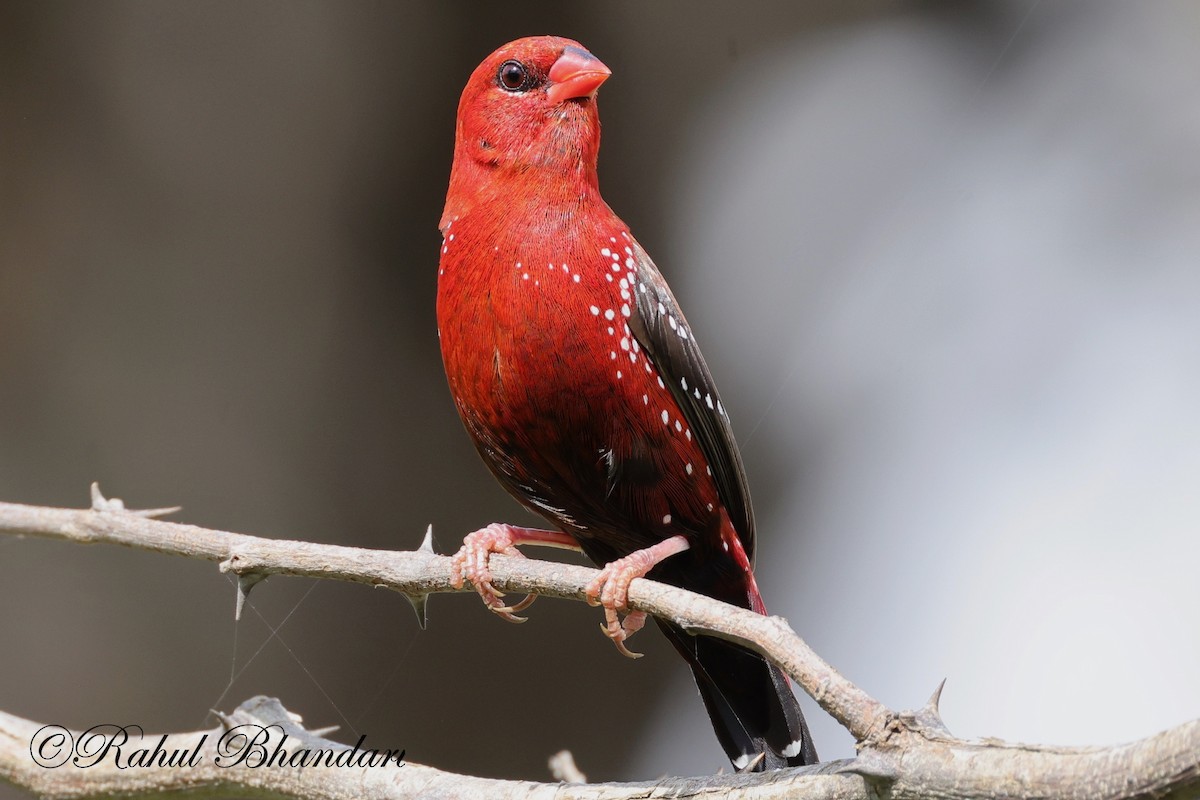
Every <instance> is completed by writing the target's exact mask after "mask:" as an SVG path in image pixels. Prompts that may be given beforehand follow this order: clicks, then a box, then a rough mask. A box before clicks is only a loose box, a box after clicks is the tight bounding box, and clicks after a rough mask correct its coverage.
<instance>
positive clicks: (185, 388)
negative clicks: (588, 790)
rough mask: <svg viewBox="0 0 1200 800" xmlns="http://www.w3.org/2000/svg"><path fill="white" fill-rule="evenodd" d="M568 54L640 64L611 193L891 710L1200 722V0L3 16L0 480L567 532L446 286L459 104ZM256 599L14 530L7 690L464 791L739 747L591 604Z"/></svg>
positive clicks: (831, 754) (951, 720)
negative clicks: (447, 333) (444, 294)
mask: <svg viewBox="0 0 1200 800" xmlns="http://www.w3.org/2000/svg"><path fill="white" fill-rule="evenodd" d="M531 33H558V34H562V35H567V36H572V37H574V38H577V39H579V40H581V41H582V42H583V43H584V44H585V45H586V46H588V47H589V48H590V49H591V50H592V51H593V52H595V53H596V54H597V55H598V56H599V57H600V58H601V59H602V60H604V61H605V63H607V64H608V66H609V67H611V68H612V70H613V73H614V75H613V78H612V79H611V80H610V81H609V82H608V83H607V84H606V85H605V87H604V89H603V91H602V93H601V113H602V118H603V120H604V125H605V141H604V147H603V149H602V153H601V185H602V188H603V189H604V193H605V196H606V198H607V199H608V201H609V203H610V204H611V205H613V207H614V208H615V209H616V210H617V212H618V213H619V214H621V216H622V217H623V218H624V219H625V220H626V221H627V222H629V223H630V225H631V226H632V228H633V230H634V232H635V234H637V235H638V237H639V239H640V240H641V242H642V243H643V244H644V245H645V246H646V248H647V250H648V251H649V252H650V253H651V254H652V256H653V257H654V258H655V260H656V261H657V262H658V264H659V266H660V267H661V268H662V270H663V271H664V273H665V274H666V275H667V277H668V279H669V280H670V281H671V284H672V286H673V288H674V289H675V291H676V294H677V295H678V296H679V298H680V300H681V303H682V304H683V306H684V308H685V310H686V311H687V313H688V317H689V320H690V321H691V323H692V325H693V327H694V328H695V330H696V331H697V333H698V336H699V339H700V343H701V345H702V346H703V348H704V351H705V354H706V356H707V358H708V361H709V364H710V366H711V367H712V369H713V372H714V374H715V375H716V377H717V380H718V382H719V384H720V386H721V387H722V388H721V391H722V395H723V397H724V398H725V399H726V401H727V403H728V406H729V408H730V411H731V414H732V416H733V421H734V428H735V431H736V432H737V434H738V436H739V440H740V441H741V442H742V446H743V452H744V455H745V456H746V461H747V466H748V469H749V471H750V480H751V487H752V490H753V492H754V497H755V504H756V508H757V511H758V516H759V530H760V554H759V567H758V571H759V575H760V585H761V587H762V589H763V592H764V595H765V596H766V598H767V603H768V606H769V608H770V609H771V611H772V612H774V613H778V614H782V615H784V616H786V617H787V618H788V619H789V621H790V622H791V623H792V624H793V626H794V627H795V628H796V629H797V630H798V631H799V632H800V633H801V634H802V635H803V636H804V637H805V638H806V639H807V640H808V641H809V642H810V644H812V645H813V646H814V647H815V648H816V650H817V651H818V652H819V653H820V654H821V655H822V656H824V657H825V658H826V659H827V660H829V661H830V662H831V663H832V664H833V665H835V666H836V667H837V668H838V669H840V670H842V671H843V672H844V673H845V674H846V675H847V676H848V677H850V678H851V679H853V680H855V681H856V682H858V683H859V684H860V685H862V686H863V687H864V688H865V689H867V690H868V691H870V692H872V693H873V694H875V695H876V696H877V697H878V698H880V699H881V700H882V701H884V702H885V703H887V704H889V705H890V706H892V707H893V708H912V707H917V706H919V705H921V704H922V703H924V702H925V700H926V699H927V698H928V696H929V694H930V693H931V692H932V691H933V689H934V688H935V687H936V685H937V683H938V682H939V681H940V680H941V679H942V678H948V683H947V689H946V693H945V695H944V697H943V702H942V710H943V714H944V716H945V718H946V722H947V724H948V725H949V727H950V729H951V730H952V731H953V732H955V733H957V734H960V735H964V736H997V737H1002V738H1005V739H1014V740H1022V741H1032V742H1044V743H1057V744H1104V743H1113V742H1118V741H1125V740H1130V739H1133V738H1136V737H1140V736H1144V735H1147V734H1150V733H1153V732H1155V731H1157V730H1160V729H1162V728H1165V727H1167V726H1169V725H1173V724H1176V723H1179V722H1182V721H1184V720H1187V719H1190V718H1195V717H1197V716H1200V678H1198V677H1197V676H1200V592H1198V591H1197V589H1196V578H1195V574H1196V571H1197V564H1200V536H1197V533H1196V526H1197V521H1198V520H1200V492H1198V491H1197V488H1196V487H1197V486H1198V485H1200V412H1198V411H1197V409H1200V258H1198V255H1197V254H1200V156H1198V155H1197V153H1200V81H1198V80H1197V76H1198V75H1200V51H1198V50H1197V48H1196V47H1195V42H1196V41H1197V34H1200V7H1197V6H1196V5H1195V4H1194V3H1190V2H1187V0H1178V2H1167V0H1150V1H1149V2H1144V3H1139V4H1127V3H1119V2H1115V1H1114V2H1083V1H1082V0H1072V1H1070V2H1068V0H1045V2H1016V0H993V1H992V2H953V3H949V2H947V3H939V2H927V3H885V2H855V3H842V2H833V1H832V0H830V2H819V3H809V4H802V5H801V4H793V3H789V2H782V0H781V1H780V2H764V3H761V4H756V5H755V6H753V11H750V10H748V9H747V8H746V7H737V8H735V7H734V6H732V5H729V4H718V3H704V4H692V3H684V2H671V3H655V4H639V3H633V2H627V3H612V4H606V5H604V6H603V7H599V6H597V7H592V6H579V7H578V8H574V7H572V8H566V9H564V8H561V7H559V6H558V5H557V4H555V5H553V6H551V5H545V6H539V5H537V4H530V5H529V6H528V7H521V8H516V9H514V8H512V7H509V6H504V7H500V6H494V7H493V6H486V7H484V6H479V7H477V6H475V5H473V4H470V3H449V4H442V5H436V6H435V5H433V4H430V5H428V6H425V5H417V4H406V3H393V4H375V5H365V4H364V5H354V6H344V5H340V4H333V3H330V4H314V5H306V6H296V5H292V4H286V3H278V4H273V3H261V4H253V5H229V6H221V5H215V6H214V5H194V4H185V3H150V2H144V3H143V2H133V3H96V4H74V3H26V4H19V3H16V4H7V5H6V6H5V7H4V8H3V10H0V70H2V72H0V75H2V76H3V77H2V80H0V113H2V115H3V118H2V124H3V131H4V132H3V135H2V136H0V500H6V501H13V502H25V503H45V504H53V505H75V506H80V505H83V504H85V502H86V492H87V484H88V482H89V481H91V480H95V479H98V480H100V481H101V483H102V487H103V488H104V489H105V490H106V492H107V493H109V494H113V495H118V496H121V497H123V498H125V500H126V501H127V502H128V503H130V504H132V505H142V506H161V505H170V504H175V503H179V504H182V505H183V506H184V507H185V510H184V511H183V512H182V513H181V514H180V515H178V518H179V519H181V520H183V521H187V522H194V523H197V524H203V525H210V526H216V527H223V528H226V529H232V530H238V531H243V532H248V533H257V534H261V535H269V536H276V537H281V538H282V537H286V538H303V539H312V540H318V541H329V542H337V543H342V544H351V545H357V546H368V547H391V548H397V547H414V546H415V545H416V544H417V542H418V541H419V539H420V535H421V532H422V531H423V530H424V526H425V524H426V523H428V522H430V521H432V522H433V523H434V524H435V531H436V533H437V536H436V538H437V544H438V547H439V548H440V549H441V551H443V552H448V551H451V550H453V549H454V548H455V547H456V546H457V543H458V541H459V540H460V539H461V535H462V534H463V533H464V532H466V531H468V530H471V529H473V528H475V527H478V526H480V525H482V524H485V523H487V522H490V521H493V520H497V519H504V520H510V521H521V520H523V519H526V518H525V517H524V516H523V515H522V513H521V512H520V511H519V509H517V507H516V506H515V504H513V503H512V502H511V501H510V500H509V499H508V498H507V497H506V496H505V495H504V494H503V492H502V491H501V490H500V489H499V488H498V487H496V486H495V485H494V483H493V482H492V480H491V478H490V476H489V475H488V474H487V472H486V470H485V469H484V468H483V467H482V465H481V464H480V463H479V462H478V460H477V459H476V457H475V455H474V452H473V450H472V449H471V446H470V444H469V442H468V441H467V438H466V435H465V434H464V433H463V432H462V430H461V427H460V426H459V423H458V420H457V417H456V416H455V414H454V410H453V407H452V404H451V402H450V398H449V395H448V392H447V391H446V389H445V385H444V379H443V376H442V373H441V365H440V359H439V357H438V351H437V342H436V335H435V327H434V322H433V292H434V284H435V279H436V258H437V246H438V241H439V238H438V234H437V230H436V223H437V218H438V216H439V214H440V211H441V203H442V198H443V196H444V191H445V181H446V177H447V175H448V170H449V160H450V152H451V144H452V140H451V137H452V129H453V118H454V109H455V106H456V103H457V97H458V93H459V91H460V90H461V87H462V84H463V82H464V81H465V79H466V76H467V75H468V74H469V73H470V71H471V69H472V68H473V67H474V66H475V64H476V63H478V61H479V60H481V59H482V57H483V56H484V55H486V54H487V53H488V52H490V51H491V50H492V49H493V48H494V47H496V46H497V45H499V44H501V43H502V42H504V41H506V40H508V39H512V38H515V37H517V36H521V35H526V34H531ZM537 555H538V556H546V555H547V554H546V553H544V552H538V553H537ZM252 601H253V603H254V606H255V609H257V610H256V611H255V612H251V613H249V614H248V616H247V618H246V619H245V620H244V621H243V622H242V623H241V624H240V625H239V626H235V625H234V624H233V622H232V613H231V612H232V607H233V590H232V587H231V586H230V585H229V584H228V582H227V580H226V579H225V577H224V576H221V575H219V574H218V573H217V571H216V569H215V568H214V567H212V566H211V565H206V564H201V563H193V562H186V561H182V560H174V559H167V558H164V557H162V556H156V555H151V554H146V553H138V552H132V551H124V550H119V549H116V548H83V547H78V546H68V545H61V544H56V543H52V542H43V541H37V540H29V539H25V540H15V539H10V538H0V608H2V609H3V611H0V652H3V653H4V658H0V708H2V709H4V710H6V711H9V712H11V713H16V714H20V715H22V716H26V717H29V718H32V719H38V720H42V721H45V722H54V723H59V724H65V725H71V726H74V727H87V726H88V725H91V724H96V723H100V722H122V723H125V722H136V723H138V724H141V725H143V726H144V727H145V728H146V729H147V730H158V731H162V730H182V729H188V728H195V727H199V726H200V725H202V724H205V714H206V713H207V710H208V709H209V708H213V707H217V708H222V709H228V708H229V707H230V706H232V705H235V704H236V703H238V702H240V701H241V700H243V699H245V698H247V697H249V696H251V695H252V694H255V693H260V692H262V693H267V694H272V695H275V696H278V697H280V698H282V699H283V700H284V702H285V703H286V704H287V705H288V707H289V708H291V709H293V710H295V711H298V712H300V713H301V714H302V715H304V717H305V719H306V721H307V722H308V723H309V724H311V725H327V724H340V725H342V726H343V736H344V738H345V739H347V740H350V741H353V740H354V738H356V735H357V734H358V733H366V734H367V735H368V737H369V740H370V741H377V742H379V744H380V745H381V746H399V747H404V748H406V749H407V751H408V755H409V758H411V759H412V760H414V761H419V762H422V763H429V764H432V765H435V766H438V767H441V768H444V769H449V770H455V771H463V772H476V773H479V774H485V775H503V776H513V777H522V778H532V779H546V778H547V777H548V773H547V771H546V770H545V767H544V762H545V758H546V757H547V756H548V755H550V754H551V753H553V752H554V751H555V750H557V749H560V748H562V747H569V748H572V749H573V750H574V751H575V755H576V758H577V760H578V762H579V764H580V766H581V767H582V768H583V769H584V770H585V771H586V772H588V773H589V775H590V776H591V777H592V778H594V779H597V780H604V779H645V778H651V777H654V776H657V775H660V774H665V773H676V774H687V773H704V772H712V771H715V770H716V769H717V768H718V767H720V766H722V764H723V763H724V759H723V757H722V755H721V752H720V749H719V747H718V746H717V744H716V740H715V738H714V737H713V735H712V733H711V729H710V727H709V725H708V723H707V721H706V720H705V719H704V715H703V710H702V707H701V704H700V702H699V700H698V698H697V696H696V693H695V690H694V687H693V686H692V685H691V682H690V678H689V677H688V674H687V670H686V667H685V666H684V665H683V663H682V662H681V661H678V659H677V658H676V657H675V655H674V654H673V653H672V652H671V651H670V648H669V647H667V646H666V645H665V643H664V642H662V640H661V638H660V637H658V635H657V634H656V633H650V632H647V633H644V634H642V636H644V637H645V639H644V640H643V641H640V642H638V644H639V647H640V648H641V649H643V651H644V652H646V653H648V657H647V658H645V659H641V660H640V661H638V662H629V661H627V660H626V659H622V658H620V657H619V656H617V655H616V654H615V653H614V652H613V650H612V647H611V645H610V644H608V642H607V641H606V640H604V639H603V637H601V636H599V635H598V634H597V633H596V630H595V612H594V610H592V609H587V608H585V607H583V606H581V605H579V604H568V603H556V602H553V601H541V602H539V603H538V604H537V605H536V606H534V608H533V609H531V613H532V617H533V618H532V620H531V621H530V622H529V623H528V624H526V625H524V626H520V627H516V626H509V625H504V624H502V623H500V622H498V621H496V620H494V619H492V618H491V617H490V615H487V614H486V613H485V612H484V611H483V610H482V608H481V607H480V606H479V604H478V602H477V601H476V600H475V599H474V598H473V597H469V596H460V597H450V596H445V597H437V598H434V599H433V601H432V602H431V608H430V614H431V627H430V629H429V630H428V631H426V632H423V633H422V632H419V631H418V630H417V628H416V625H415V622H414V620H413V617H412V613H411V611H410V610H409V609H408V607H407V604H406V603H405V602H404V600H403V599H401V598H398V597H395V596H394V595H390V594H385V593H380V592H374V593H372V592H367V591H365V590H363V589H362V588H360V587H353V586H337V585H333V584H314V583H312V582H305V581H286V580H279V579H272V580H271V581H269V582H267V583H266V584H263V585H261V586H260V587H259V588H257V589H256V590H255V592H254V594H253V595H252ZM257 614H261V615H262V616H261V617H259V616H257ZM272 629H276V630H277V635H275V636H272V635H271V630H272ZM639 638H640V637H639ZM480 664H486V667H481V666H480ZM615 697H619V698H622V701H623V702H622V704H621V705H620V706H619V707H616V708H615V707H614V706H615V704H614V703H613V698H615ZM806 708H808V709H809V712H808V713H809V719H810V723H811V724H812V727H813V731H814V736H815V737H816V740H817V744H818V749H819V751H820V753H821V755H822V757H824V758H837V757H848V756H850V755H851V754H852V752H853V748H852V743H851V741H850V739H849V737H848V736H847V735H846V734H845V733H844V732H843V731H841V730H840V728H838V726H837V725H836V724H835V723H833V722H832V721H831V720H829V719H828V718H827V717H826V716H825V715H824V713H823V712H821V711H820V710H819V709H818V708H817V707H816V706H815V705H814V704H812V703H811V702H808V704H807V706H806ZM472 713H475V714H480V713H482V714H483V715H484V716H485V720H484V722H485V723H486V724H483V725H468V724H463V723H464V722H465V721H466V719H467V717H468V715H469V714H472ZM451 720H452V721H451ZM480 730H486V731H490V732H491V734H490V736H489V737H488V738H483V737H482V736H481V734H480V733H479V731H480ZM9 794H11V791H10V790H7V789H5V788H0V797H7V796H9Z"/></svg>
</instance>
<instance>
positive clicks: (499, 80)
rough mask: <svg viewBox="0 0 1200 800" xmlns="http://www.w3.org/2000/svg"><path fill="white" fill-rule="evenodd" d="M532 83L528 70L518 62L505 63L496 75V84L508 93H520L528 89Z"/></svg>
mask: <svg viewBox="0 0 1200 800" xmlns="http://www.w3.org/2000/svg"><path fill="white" fill-rule="evenodd" d="M532 83H533V81H531V80H530V78H529V70H527V69H526V68H525V65H524V64H522V63H521V62H520V61H505V62H504V63H503V64H501V65H500V71H499V72H497V73H496V84H497V85H498V86H499V87H500V88H501V89H504V90H505V91H508V92H521V91H524V90H526V89H528V88H529V87H530V85H531V84H532Z"/></svg>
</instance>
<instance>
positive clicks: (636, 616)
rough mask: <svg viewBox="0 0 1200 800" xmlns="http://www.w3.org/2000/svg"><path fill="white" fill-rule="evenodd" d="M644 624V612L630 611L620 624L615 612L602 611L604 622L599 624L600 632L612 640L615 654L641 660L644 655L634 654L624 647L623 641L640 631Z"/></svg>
mask: <svg viewBox="0 0 1200 800" xmlns="http://www.w3.org/2000/svg"><path fill="white" fill-rule="evenodd" d="M645 624H646V612H645V611H631V612H629V613H628V614H626V615H625V621H624V622H622V621H621V620H620V619H619V618H618V616H617V612H615V611H610V610H609V609H607V608H606V609H604V622H601V623H600V632H601V633H603V634H604V635H605V636H607V637H608V638H609V639H612V643H613V644H614V645H615V646H616V648H617V652H618V653H620V654H621V655H623V656H625V657H626V658H641V657H642V656H643V655H645V654H644V653H635V652H634V651H633V650H630V649H629V648H628V647H626V646H625V640H626V639H628V638H629V637H630V636H633V635H634V634H635V633H637V632H638V631H640V630H641V629H642V626H643V625H645Z"/></svg>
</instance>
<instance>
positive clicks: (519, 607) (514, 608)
mask: <svg viewBox="0 0 1200 800" xmlns="http://www.w3.org/2000/svg"><path fill="white" fill-rule="evenodd" d="M534 600H537V595H536V594H527V595H525V599H524V600H522V601H521V602H519V603H514V604H513V605H511V606H503V607H501V608H497V609H496V611H507V612H508V613H510V614H516V613H518V612H521V611H524V610H525V609H527V608H529V607H530V606H531V605H533V601H534Z"/></svg>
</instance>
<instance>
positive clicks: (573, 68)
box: [546, 45, 612, 103]
mask: <svg viewBox="0 0 1200 800" xmlns="http://www.w3.org/2000/svg"><path fill="white" fill-rule="evenodd" d="M609 75H612V70H611V69H609V68H608V67H606V66H604V63H603V62H601V61H600V59H598V58H596V57H595V56H594V55H592V54H591V53H589V52H588V51H587V50H584V49H582V48H580V47H572V46H569V45H568V46H567V47H565V48H563V53H562V55H561V56H559V57H558V60H557V61H555V62H554V66H552V67H551V68H550V76H549V77H550V88H549V89H547V90H546V95H547V96H548V97H549V98H550V102H551V103H561V102H563V101H564V100H570V99H571V98H573V97H595V95H596V90H597V89H599V88H600V84H602V83H604V81H605V80H607V79H608V76H609Z"/></svg>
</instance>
